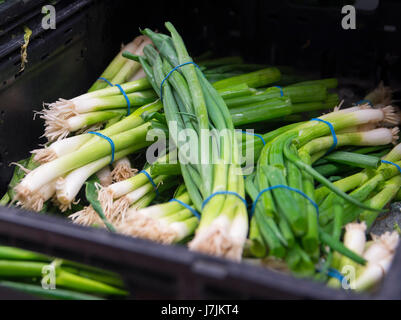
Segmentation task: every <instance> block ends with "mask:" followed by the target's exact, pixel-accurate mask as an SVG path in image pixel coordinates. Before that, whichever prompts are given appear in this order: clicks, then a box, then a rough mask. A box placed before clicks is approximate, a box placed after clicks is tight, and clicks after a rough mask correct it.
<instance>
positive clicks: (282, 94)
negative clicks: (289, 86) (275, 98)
mask: <svg viewBox="0 0 401 320" xmlns="http://www.w3.org/2000/svg"><path fill="white" fill-rule="evenodd" d="M273 88H279V89H280V94H281V97H283V96H284V91H283V88H282V87H280V86H273Z"/></svg>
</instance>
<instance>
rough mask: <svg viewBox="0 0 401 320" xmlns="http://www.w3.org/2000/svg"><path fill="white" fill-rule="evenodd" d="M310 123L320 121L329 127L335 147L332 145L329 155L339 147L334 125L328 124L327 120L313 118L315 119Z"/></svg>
mask: <svg viewBox="0 0 401 320" xmlns="http://www.w3.org/2000/svg"><path fill="white" fill-rule="evenodd" d="M310 121H320V122H323V123H325V124H327V125H328V126H329V128H330V131H331V135H332V136H333V145H332V146H331V147H330V149H329V150H328V151H327V152H326V154H328V153H330V152H331V151H333V150H334V149H335V148H336V147H337V143H338V140H337V135H336V131H335V130H334V127H333V125H332V124H331V123H330V122H328V121H326V120H323V119H319V118H313V119H311V120H310Z"/></svg>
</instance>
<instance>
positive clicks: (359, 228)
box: [344, 222, 366, 255]
mask: <svg viewBox="0 0 401 320" xmlns="http://www.w3.org/2000/svg"><path fill="white" fill-rule="evenodd" d="M365 232H366V223H365V222H362V223H349V224H347V225H346V226H345V235H344V245H345V246H346V247H347V248H348V249H350V250H352V251H354V252H355V253H356V254H359V255H361V254H362V253H363V250H364V248H365V243H366V235H365Z"/></svg>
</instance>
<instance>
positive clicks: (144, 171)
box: [139, 170, 159, 197]
mask: <svg viewBox="0 0 401 320" xmlns="http://www.w3.org/2000/svg"><path fill="white" fill-rule="evenodd" d="M139 173H143V174H144V175H145V176H146V177H147V178H148V180H149V181H150V183H151V184H152V186H153V188H154V189H155V192H156V197H158V196H159V190H158V188H157V185H156V183H155V182H154V181H153V179H152V177H151V176H150V174H149V173H148V172H147V171H146V170H142V171H141V172H139Z"/></svg>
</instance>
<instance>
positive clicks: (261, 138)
mask: <svg viewBox="0 0 401 320" xmlns="http://www.w3.org/2000/svg"><path fill="white" fill-rule="evenodd" d="M241 132H242V133H245V134H249V135H251V136H255V137H258V138H259V139H260V140H262V142H263V145H264V146H265V145H266V141H265V139H264V138H263V136H262V135H260V134H257V133H251V132H247V131H244V130H242V131H241Z"/></svg>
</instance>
